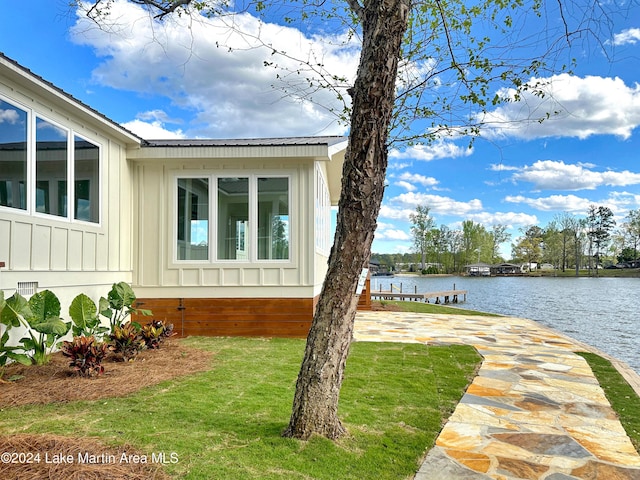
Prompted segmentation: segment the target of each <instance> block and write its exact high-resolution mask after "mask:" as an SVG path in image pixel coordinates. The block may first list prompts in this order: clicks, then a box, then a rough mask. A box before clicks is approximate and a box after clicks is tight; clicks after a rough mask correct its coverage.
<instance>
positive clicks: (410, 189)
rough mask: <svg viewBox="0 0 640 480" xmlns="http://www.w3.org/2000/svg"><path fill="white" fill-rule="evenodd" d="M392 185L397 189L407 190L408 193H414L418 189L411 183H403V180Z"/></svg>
mask: <svg viewBox="0 0 640 480" xmlns="http://www.w3.org/2000/svg"><path fill="white" fill-rule="evenodd" d="M394 185H397V186H398V187H402V188H404V189H405V190H407V191H408V192H415V191H416V190H417V189H418V187H416V186H415V185H413V184H412V183H409V182H405V181H404V180H400V181H398V182H394Z"/></svg>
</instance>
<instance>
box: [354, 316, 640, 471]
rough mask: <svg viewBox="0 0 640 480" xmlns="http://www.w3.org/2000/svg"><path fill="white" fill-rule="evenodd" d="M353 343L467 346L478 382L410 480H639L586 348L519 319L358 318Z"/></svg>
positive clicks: (638, 458) (637, 458)
mask: <svg viewBox="0 0 640 480" xmlns="http://www.w3.org/2000/svg"><path fill="white" fill-rule="evenodd" d="M354 336H355V339H356V340H357V341H401V342H420V343H428V344H432V345H438V344H447V345H449V344H467V345H472V346H474V347H475V348H476V349H477V350H478V352H479V353H480V354H481V355H482V357H483V363H482V366H481V368H480V370H479V372H478V375H477V377H476V378H475V379H474V381H473V383H472V384H471V385H470V386H469V388H468V389H467V392H466V393H465V395H464V396H463V397H462V399H461V401H460V403H459V404H458V406H457V407H456V409H455V411H454V412H453V414H452V415H451V418H449V420H448V422H447V423H446V425H445V426H444V428H443V429H442V431H441V432H440V435H439V437H438V438H437V440H436V445H435V447H434V448H432V449H431V450H430V451H429V453H428V455H427V457H426V460H425V462H424V463H423V465H422V466H421V468H420V470H419V472H418V473H417V475H416V477H415V478H416V480H440V479H442V480H467V479H468V480H480V479H482V480H484V479H501V480H515V479H541V480H543V479H544V480H573V479H593V480H627V479H628V480H635V479H637V480H640V455H638V453H637V452H636V451H635V449H634V448H633V445H632V444H631V441H630V440H629V438H628V437H627V435H626V433H625V431H624V429H623V428H622V425H621V424H620V421H619V420H618V419H617V417H616V414H615V412H614V411H613V409H612V408H611V405H610V404H609V402H608V401H607V399H606V397H605V395H604V392H603V391H602V389H601V388H600V386H599V384H598V382H597V380H596V379H595V377H594V376H593V373H592V372H591V369H590V368H589V366H588V364H587V362H586V361H585V360H584V359H583V358H582V357H580V356H579V355H576V354H575V353H574V351H581V350H584V348H583V347H584V345H581V344H578V343H577V342H574V341H573V340H572V339H570V338H568V337H565V336H562V335H560V334H558V333H556V332H554V331H552V330H550V329H547V328H545V327H543V326H542V325H540V324H538V323H536V322H533V321H530V320H525V319H521V318H513V317H480V316H463V315H436V314H429V315H426V314H417V313H405V312H358V314H357V316H356V323H355V331H354Z"/></svg>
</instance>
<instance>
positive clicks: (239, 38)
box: [71, 0, 359, 137]
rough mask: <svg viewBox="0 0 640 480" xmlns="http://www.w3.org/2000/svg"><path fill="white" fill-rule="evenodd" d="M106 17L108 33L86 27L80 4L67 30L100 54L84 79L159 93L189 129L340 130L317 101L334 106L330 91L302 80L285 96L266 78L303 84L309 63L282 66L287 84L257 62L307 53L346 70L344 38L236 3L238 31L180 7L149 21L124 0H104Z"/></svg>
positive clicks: (207, 133)
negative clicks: (185, 117)
mask: <svg viewBox="0 0 640 480" xmlns="http://www.w3.org/2000/svg"><path fill="white" fill-rule="evenodd" d="M111 18H113V19H114V22H113V23H114V27H113V28H114V29H116V30H117V31H116V32H115V33H112V32H111V31H106V30H101V29H97V28H95V26H93V25H92V24H91V22H90V20H88V19H86V18H85V17H83V16H82V15H81V14H80V13H79V16H78V19H77V21H76V24H75V25H74V27H73V28H72V30H71V32H72V38H73V39H74V41H76V42H77V43H81V44H86V45H89V46H91V47H93V48H94V49H95V51H96V53H97V55H99V56H100V57H102V58H103V59H104V60H103V62H102V63H101V64H100V65H99V66H98V67H97V68H96V69H95V70H94V71H93V79H94V81H95V82H97V83H99V84H101V85H104V86H109V87H112V88H117V89H123V90H129V91H133V92H139V93H141V94H144V95H149V94H154V95H159V96H164V97H166V98H168V99H169V100H170V101H171V103H172V104H173V106H175V107H178V108H181V109H183V110H187V111H192V112H193V115H194V119H193V122H192V124H190V125H186V126H185V131H186V134H187V135H189V136H191V137H264V136H283V135H312V134H343V133H344V132H345V127H344V126H341V125H338V124H337V123H336V117H335V116H334V115H333V114H332V113H330V112H329V111H328V110H327V107H328V108H336V109H341V108H342V105H341V104H340V103H339V102H338V101H337V100H336V97H335V93H333V92H331V91H329V90H327V89H316V90H315V91H313V92H309V91H306V90H305V92H304V93H305V94H306V96H305V97H296V98H294V96H293V95H285V94H284V93H283V92H282V91H281V90H278V89H276V88H274V87H273V86H274V85H276V86H283V85H285V84H286V86H287V87H288V88H290V89H291V90H295V89H303V88H306V87H307V86H308V84H307V81H306V79H307V78H309V76H310V75H313V73H312V72H308V71H302V72H301V74H300V75H292V76H291V78H293V77H295V79H296V81H297V82H298V84H297V85H296V84H293V80H291V78H284V79H283V80H282V82H283V83H279V80H278V73H280V78H283V77H286V76H287V75H286V72H284V73H283V70H277V69H274V68H269V67H265V62H276V63H277V64H278V65H280V66H282V67H285V68H288V69H289V70H292V71H298V70H300V64H299V63H298V62H295V61H293V60H290V59H289V58H292V57H295V58H302V59H310V61H312V62H317V63H318V64H319V63H322V64H323V65H324V68H325V69H326V70H327V71H331V72H332V73H333V74H336V75H340V76H344V77H346V78H348V79H352V78H353V77H354V76H355V72H356V69H357V63H358V56H359V48H358V47H357V45H353V44H351V45H349V44H347V45H346V46H345V38H341V37H338V36H325V37H320V36H309V35H305V34H303V33H302V32H300V31H299V30H296V29H294V28H291V27H283V26H279V25H276V24H269V23H263V22H261V21H259V19H257V18H256V17H253V16H251V15H249V14H246V13H244V14H238V15H236V16H235V17H234V18H233V22H234V26H235V27H236V28H237V31H242V32H246V33H247V35H240V34H239V33H237V31H232V30H230V29H229V28H228V26H227V25H225V22H227V21H229V18H221V17H215V18H212V19H205V18H204V17H201V16H199V15H197V14H192V15H187V14H183V15H182V16H173V17H171V18H167V19H165V20H164V22H158V21H155V20H153V19H151V18H150V17H149V15H148V13H146V12H145V10H144V9H143V8H142V7H140V6H137V5H134V4H133V3H130V2H127V1H125V0H115V1H114V2H113V4H112V6H111ZM107 30H108V29H107ZM264 45H269V46H270V47H265V46H264ZM229 50H231V52H230V51H229ZM274 51H278V52H281V51H285V52H286V53H287V57H285V56H281V55H277V54H276V55H272V54H273V52H274ZM316 85H317V83H316ZM341 88H342V87H341ZM344 96H345V98H349V97H348V95H346V94H345V95H344ZM319 105H323V107H320V106H319Z"/></svg>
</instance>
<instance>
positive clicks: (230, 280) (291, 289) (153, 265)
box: [132, 158, 326, 298]
mask: <svg viewBox="0 0 640 480" xmlns="http://www.w3.org/2000/svg"><path fill="white" fill-rule="evenodd" d="M199 175H202V176H203V177H208V176H210V175H224V176H227V175H228V176H243V175H259V176H261V175H264V176H286V177H288V178H289V190H290V192H289V195H290V197H289V198H290V204H289V215H290V226H291V231H290V250H289V260H282V261H280V260H264V261H260V260H257V261H253V262H248V261H239V260H226V261H217V260H215V259H210V260H206V261H178V260H177V259H176V241H177V240H176V222H177V217H176V211H177V206H176V191H175V190H176V179H177V178H182V177H198V176H199ZM313 185H314V164H313V162H312V161H310V160H308V159H295V158H293V159H292V158H281V159H273V158H269V159H268V160H266V159H246V158H245V159H238V158H210V159H189V160H184V159H175V158H174V159H163V160H162V161H159V160H155V159H145V160H136V161H135V162H134V187H133V190H134V192H135V193H134V199H133V204H132V206H133V211H134V219H133V220H134V221H133V225H134V228H135V233H134V238H135V242H134V247H133V255H134V264H135V268H134V272H135V273H134V279H133V283H134V287H135V289H136V292H137V294H138V296H139V297H164V298H167V297H176V298H215V297H218V298H224V297H233V298H260V297H283V298H287V297H289V298H294V297H304V298H313V296H315V294H316V291H317V282H318V281H320V284H321V283H322V279H319V278H318V276H317V274H316V272H315V270H316V267H317V265H318V264H323V263H324V264H326V257H325V258H324V259H321V260H320V261H318V260H317V258H316V256H315V255H314V254H313V252H314V251H315V247H314V245H315V240H314V234H315V232H314V225H315V219H314V206H313V205H314V204H313V195H314V193H313ZM210 191H211V192H212V194H215V193H213V192H215V187H214V186H213V185H212V186H210ZM215 215H216V212H211V213H210V217H209V221H210V222H213V221H214V220H215ZM209 241H210V242H213V239H212V238H210V239H209ZM213 254H214V255H215V253H213Z"/></svg>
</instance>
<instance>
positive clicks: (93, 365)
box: [60, 335, 107, 377]
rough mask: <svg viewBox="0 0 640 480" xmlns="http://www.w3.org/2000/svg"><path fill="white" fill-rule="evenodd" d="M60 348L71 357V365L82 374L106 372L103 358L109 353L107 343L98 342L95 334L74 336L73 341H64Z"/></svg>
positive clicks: (84, 375)
mask: <svg viewBox="0 0 640 480" xmlns="http://www.w3.org/2000/svg"><path fill="white" fill-rule="evenodd" d="M60 350H61V351H62V354H63V355H64V356H65V357H69V358H70V359H71V362H70V363H69V366H70V367H72V368H73V369H74V370H75V371H76V372H78V373H79V374H80V375H81V376H83V377H90V376H91V375H92V374H94V373H95V374H96V375H101V374H102V373H103V372H104V367H103V366H102V360H104V357H105V356H106V355H107V345H106V344H105V343H104V342H98V341H97V340H96V338H95V337H94V336H93V335H91V336H89V337H83V336H76V337H73V340H72V341H71V342H68V341H65V342H63V343H62V348H61V349H60Z"/></svg>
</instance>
